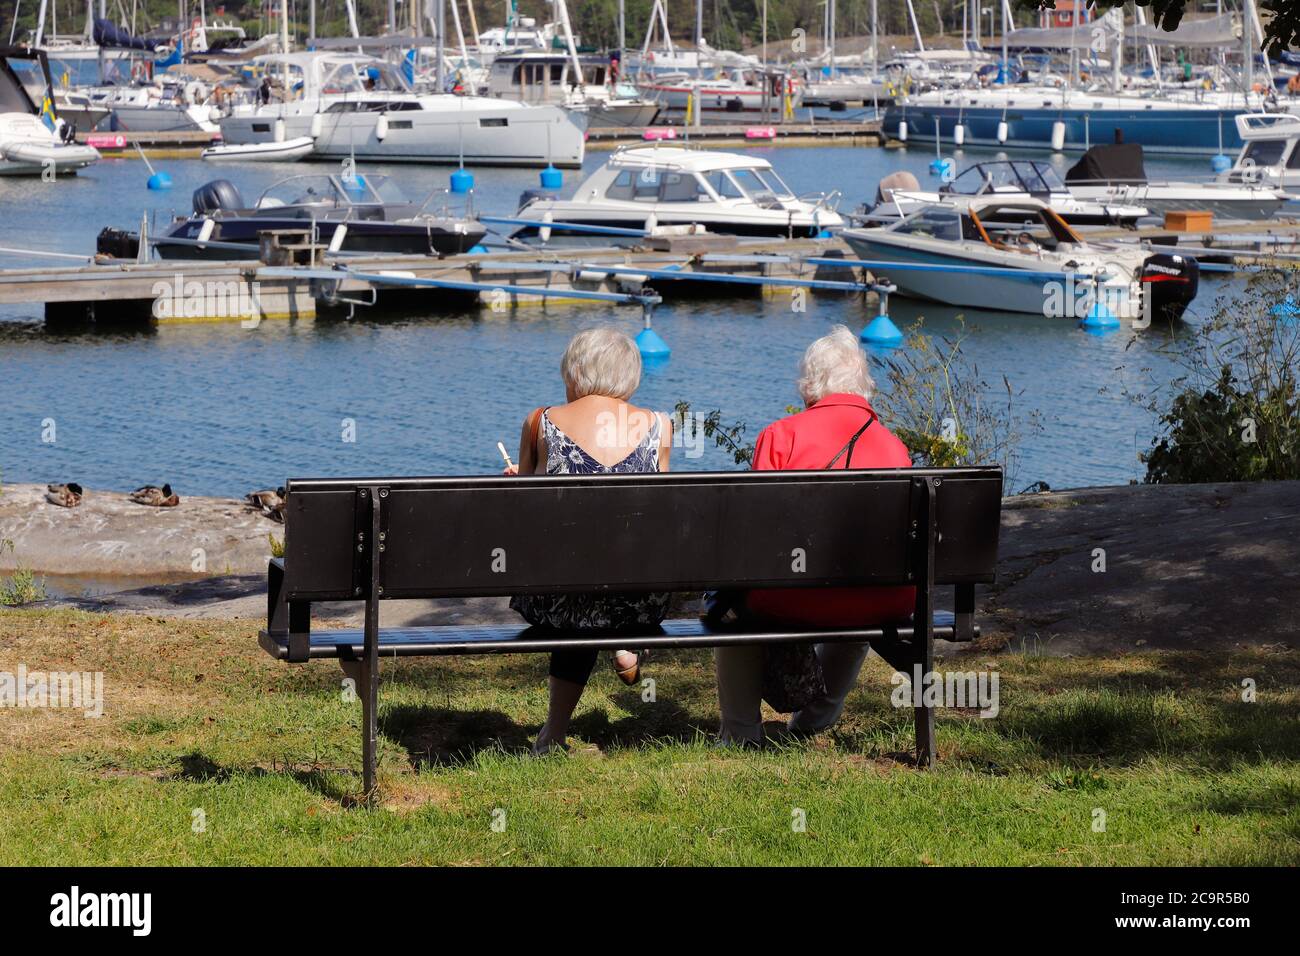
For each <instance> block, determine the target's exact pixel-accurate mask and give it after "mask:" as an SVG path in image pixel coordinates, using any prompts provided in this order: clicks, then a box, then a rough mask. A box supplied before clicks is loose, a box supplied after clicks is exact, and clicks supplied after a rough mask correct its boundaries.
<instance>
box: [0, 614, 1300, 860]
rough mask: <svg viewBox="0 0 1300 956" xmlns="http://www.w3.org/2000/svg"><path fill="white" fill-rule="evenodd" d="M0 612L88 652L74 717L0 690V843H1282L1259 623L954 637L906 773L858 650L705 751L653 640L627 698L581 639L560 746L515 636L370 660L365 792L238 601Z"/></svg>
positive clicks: (1200, 850)
mask: <svg viewBox="0 0 1300 956" xmlns="http://www.w3.org/2000/svg"><path fill="white" fill-rule="evenodd" d="M0 620H2V621H3V622H4V630H5V640H4V646H3V648H0V671H10V672H13V671H16V670H17V667H18V665H19V664H20V663H22V664H25V665H26V666H27V668H28V670H29V671H33V670H38V669H45V670H90V671H95V670H102V671H104V673H105V677H104V684H105V696H106V707H105V716H104V717H103V718H101V719H98V720H90V719H86V718H85V717H83V716H81V715H80V714H79V713H73V712H69V711H60V710H45V711H33V710H25V709H24V710H11V709H4V710H0V864H3V865H10V864H20V863H41V864H126V863H130V864H170V863H178V864H207V863H222V864H314V863H330V864H428V863H440V864H468V865H482V864H494V863H507V864H623V863H627V864H698V865H719V864H853V865H857V864H870V863H885V864H903V865H915V864H921V865H931V864H933V865H961V864H1031V865H1041V864H1060V865H1080V864H1085V865H1103V866H1114V865H1138V864H1156V865H1159V864H1173V865H1190V864H1220V865H1244V864H1266V865H1295V864H1296V863H1297V862H1300V769H1298V767H1300V764H1298V761H1300V716H1298V715H1300V706H1298V705H1300V660H1297V655H1296V653H1295V652H1293V651H1289V650H1286V649H1281V648H1279V649H1275V650H1257V651H1234V652H1232V653H1228V654H1224V655H1209V654H1191V653H1188V654H1172V653H1149V654H1141V655H1127V656H1123V657H1106V658H1073V659H1056V658H1045V657H1031V656H1024V655H1013V654H1003V655H995V654H990V653H978V652H977V653H975V654H974V655H973V656H971V655H967V656H964V657H963V659H962V661H961V662H959V663H955V664H954V666H959V667H960V668H961V669H963V670H967V669H980V668H985V667H986V666H994V667H996V668H997V669H998V670H999V671H1000V673H1001V692H1002V699H1001V714H1000V715H999V717H997V718H996V719H992V720H982V719H980V718H979V717H978V716H977V715H976V714H975V713H974V712H973V711H962V712H957V713H953V712H941V716H940V718H939V729H938V739H939V751H940V762H939V764H938V766H937V767H936V768H935V769H933V770H931V771H928V772H927V771H918V770H916V769H914V768H913V767H911V766H910V765H909V764H908V763H907V758H906V751H907V750H908V749H909V748H910V746H911V741H912V724H911V717H910V713H909V712H908V711H899V710H895V709H894V708H893V707H892V706H890V703H889V696H890V691H891V690H892V689H893V688H892V687H891V685H890V682H889V676H890V675H889V671H888V669H887V668H885V667H884V666H883V665H882V664H881V663H880V662H879V661H875V660H873V661H872V662H870V663H869V664H868V666H867V668H866V669H865V671H864V674H863V678H862V680H861V681H860V683H859V687H858V689H857V690H856V691H855V692H854V694H853V695H852V696H851V697H850V700H849V706H848V709H847V712H846V716H845V719H844V720H843V722H842V723H841V725H840V726H839V727H838V728H837V729H836V730H835V732H833V733H830V734H825V735H822V736H821V737H818V738H816V739H814V740H812V741H810V742H806V743H798V744H788V745H785V746H777V747H773V748H770V749H768V750H766V751H763V752H735V751H719V750H715V749H714V748H713V747H711V746H710V742H709V739H708V733H709V731H711V730H712V729H713V727H714V724H715V721H716V700H715V698H714V691H713V677H712V665H711V660H710V657H709V654H708V652H683V653H676V654H658V655H657V656H656V658H655V659H654V660H653V661H652V662H651V664H650V665H649V666H648V667H647V670H646V674H647V676H652V677H654V678H655V680H656V682H657V701H656V702H651V703H647V702H643V701H642V700H641V696H640V692H639V690H636V691H633V690H629V689H627V688H624V687H623V686H622V685H621V684H619V683H618V682H617V681H616V680H615V679H614V677H613V675H612V673H610V672H609V671H608V669H607V667H606V665H604V664H603V663H602V665H601V666H602V669H601V670H599V671H598V672H597V676H596V677H595V679H594V680H593V683H592V686H591V687H590V688H589V690H588V693H587V695H586V696H585V697H584V699H583V703H582V706H581V707H580V710H579V714H578V717H577V719H576V721H575V728H574V734H573V735H572V737H571V738H570V741H571V743H572V744H573V752H572V753H571V754H569V755H568V756H567V757H565V756H560V757H548V758H546V759H541V760H538V759H533V758H530V757H528V756H526V755H524V753H523V751H524V750H525V749H526V747H527V743H528V740H529V738H530V736H531V735H532V733H534V732H535V731H536V728H537V726H538V725H539V724H540V723H541V720H542V718H543V716H544V713H545V706H546V696H545V668H546V663H545V659H544V658H543V657H540V656H537V657H502V658H465V659H460V660H444V661H407V662H402V663H398V664H392V663H388V664H385V666H384V683H383V686H382V691H381V714H380V720H381V731H382V739H381V764H380V790H381V792H380V795H379V798H378V801H377V805H376V806H374V807H366V806H363V805H359V801H358V797H359V790H360V781H359V777H358V773H357V769H358V766H359V762H360V755H359V750H360V744H359V731H358V726H359V720H360V705H359V704H357V703H355V702H348V701H346V700H345V699H344V697H343V695H342V694H341V693H340V679H341V674H340V672H339V671H338V670H337V668H336V667H335V666H333V665H327V664H325V663H323V662H321V663H316V664H310V665H306V666H294V667H290V666H288V665H284V664H278V663H276V662H274V661H272V660H270V659H269V658H267V657H266V656H265V655H263V654H262V652H261V651H260V650H258V649H257V645H256V636H255V634H256V625H255V624H253V623H252V622H246V621H245V622H210V621H201V622H180V621H171V620H162V619H157V618H147V617H125V616H112V617H110V616H104V615H89V614H82V613H78V612H50V611H14V612H8V613H6V614H5V615H4V616H3V617H2V618H0ZM1243 678H1252V679H1253V680H1254V681H1255V682H1256V684H1257V686H1258V700H1257V701H1256V702H1255V703H1245V702H1243V701H1242V700H1241V697H1240V693H1241V691H1240V687H1241V681H1242V679H1243ZM769 716H772V717H773V718H775V715H769ZM773 726H775V724H774V725H773ZM1097 810H1101V811H1104V813H1105V822H1106V826H1105V830H1104V832H1096V831H1094V829H1093V826H1094V816H1095V811H1097ZM196 811H201V819H202V822H203V824H204V826H203V827H202V832H196V830H195V823H196V819H197V818H198V816H199V815H196ZM797 811H802V814H801V816H802V818H803V819H805V820H806V828H805V829H804V830H802V831H799V830H796V829H795V828H794V827H793V826H792V823H793V822H794V821H795V820H796V818H797V817H799V816H800V814H799V813H798V812H797ZM494 814H495V817H496V819H497V820H498V821H500V822H503V823H504V828H503V829H502V828H501V826H500V823H499V824H498V826H497V828H496V829H494V827H493V822H494Z"/></svg>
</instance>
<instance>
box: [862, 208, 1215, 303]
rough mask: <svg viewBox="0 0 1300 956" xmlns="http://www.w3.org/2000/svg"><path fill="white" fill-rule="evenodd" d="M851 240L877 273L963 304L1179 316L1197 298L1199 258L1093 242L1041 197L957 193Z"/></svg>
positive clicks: (916, 292)
mask: <svg viewBox="0 0 1300 956" xmlns="http://www.w3.org/2000/svg"><path fill="white" fill-rule="evenodd" d="M840 235H841V237H842V238H843V239H844V240H845V241H846V242H847V243H848V244H849V246H850V247H851V248H852V249H853V251H854V253H856V254H857V255H858V256H859V257H860V258H861V259H862V260H866V261H870V262H871V263H872V265H870V266H868V267H867V268H868V269H869V271H871V272H872V274H873V275H875V276H876V278H877V279H884V278H886V277H887V278H888V280H889V281H890V282H892V283H894V284H895V285H896V286H897V287H898V289H899V290H900V291H901V292H903V293H905V294H908V295H912V296H916V297H919V298H923V299H933V300H934V301H936V302H942V303H945V304H947V305H952V306H957V307H960V308H975V309H990V310H994V311H998V312H1021V313H1026V314H1031V315H1043V316H1053V317H1055V316H1060V317H1067V316H1068V317H1073V318H1080V319H1081V318H1084V317H1085V316H1086V315H1087V314H1088V312H1089V310H1090V308H1091V307H1092V305H1093V304H1100V305H1102V306H1104V307H1105V308H1106V309H1108V310H1109V311H1110V312H1111V313H1112V314H1113V315H1114V316H1116V317H1117V318H1138V317H1139V316H1144V315H1150V316H1153V317H1154V316H1163V317H1166V318H1170V319H1176V318H1178V317H1180V316H1181V315H1182V314H1183V311H1184V310H1185V309H1186V308H1187V305H1188V303H1190V302H1191V301H1192V299H1193V298H1195V296H1196V290H1197V286H1198V282H1199V275H1200V273H1199V268H1198V266H1197V263H1196V261H1195V260H1194V259H1189V258H1187V257H1184V256H1179V255H1167V254H1163V253H1155V254H1153V253H1151V252H1150V251H1149V250H1147V249H1142V248H1140V247H1137V246H1134V245H1127V246H1126V245H1120V244H1102V243H1088V242H1085V241H1084V240H1083V239H1082V238H1081V237H1080V236H1079V234H1078V233H1076V232H1075V231H1074V230H1073V229H1071V228H1070V226H1069V225H1068V224H1067V223H1066V222H1065V221H1064V220H1063V219H1062V218H1061V217H1060V216H1059V215H1058V214H1057V213H1056V212H1054V211H1053V210H1052V208H1051V207H1050V206H1048V205H1047V204H1046V203H1044V202H1043V201H1041V200H1038V199H1025V198H1022V199H1014V200H1011V199H1003V198H1001V197H999V196H947V197H945V198H944V200H943V201H942V202H938V203H933V204H931V205H928V206H923V207H922V208H920V209H918V210H917V211H916V212H913V213H912V214H911V215H909V216H908V217H907V218H905V219H903V220H902V221H901V222H897V223H894V224H893V225H891V226H885V227H880V228H874V229H846V230H844V232H842V233H841V234H840Z"/></svg>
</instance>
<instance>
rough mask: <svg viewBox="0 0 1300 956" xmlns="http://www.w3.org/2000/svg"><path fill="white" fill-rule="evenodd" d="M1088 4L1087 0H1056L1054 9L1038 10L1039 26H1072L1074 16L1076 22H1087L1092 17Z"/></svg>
mask: <svg viewBox="0 0 1300 956" xmlns="http://www.w3.org/2000/svg"><path fill="white" fill-rule="evenodd" d="M1090 6H1091V4H1090V3H1088V2H1087V0H1056V9H1054V10H1042V11H1040V12H1039V14H1038V23H1039V26H1043V27H1072V26H1074V25H1075V23H1076V20H1075V17H1076V16H1077V17H1078V21H1077V22H1078V23H1087V22H1088V21H1089V20H1091V19H1092V15H1091V11H1090V10H1089V9H1088V8H1089V7H1090Z"/></svg>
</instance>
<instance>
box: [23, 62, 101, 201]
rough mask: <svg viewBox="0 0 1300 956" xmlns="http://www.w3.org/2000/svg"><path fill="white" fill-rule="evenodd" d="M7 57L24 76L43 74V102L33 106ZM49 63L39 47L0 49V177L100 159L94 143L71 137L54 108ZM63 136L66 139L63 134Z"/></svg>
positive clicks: (71, 168) (69, 169)
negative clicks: (35, 48) (14, 62)
mask: <svg viewBox="0 0 1300 956" xmlns="http://www.w3.org/2000/svg"><path fill="white" fill-rule="evenodd" d="M11 61H16V62H18V63H19V65H20V68H21V69H22V72H23V75H25V76H28V77H30V78H32V79H36V77H37V76H38V75H39V77H41V78H43V81H44V84H45V94H44V97H43V100H44V102H43V103H42V104H41V105H37V104H36V103H35V102H34V101H33V100H32V97H31V94H30V93H29V92H28V88H27V87H26V86H25V85H24V83H23V79H22V76H20V75H19V72H18V71H17V70H16V69H15V68H14V65H13V63H11ZM52 89H53V84H52V83H51V82H50V71H49V64H48V63H47V61H46V59H45V54H44V53H43V52H42V51H40V50H32V49H29V48H26V47H0V176H42V175H49V174H53V175H54V176H56V177H57V176H59V175H61V174H66V173H75V172H76V171H77V170H79V169H84V168H85V167H87V166H89V165H91V164H92V163H96V162H98V161H99V151H98V150H97V149H95V148H94V147H93V146H81V145H78V144H77V143H75V142H72V141H70V140H71V129H70V128H69V127H67V126H65V125H64V124H63V123H62V121H60V120H59V119H58V117H57V115H56V114H55V112H54V109H53V100H52V98H51V97H50V90H52ZM65 135H66V138H65Z"/></svg>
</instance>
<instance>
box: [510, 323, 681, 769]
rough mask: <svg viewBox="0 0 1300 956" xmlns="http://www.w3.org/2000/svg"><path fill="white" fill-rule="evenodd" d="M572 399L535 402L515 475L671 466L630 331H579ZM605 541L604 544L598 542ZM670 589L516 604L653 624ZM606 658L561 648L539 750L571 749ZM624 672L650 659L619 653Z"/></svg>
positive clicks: (526, 612) (572, 623)
mask: <svg viewBox="0 0 1300 956" xmlns="http://www.w3.org/2000/svg"><path fill="white" fill-rule="evenodd" d="M560 375H561V377H562V378H563V379H564V389H565V397H566V402H565V404H563V405H552V406H550V407H544V408H537V409H535V410H534V411H533V412H532V413H531V414H530V415H529V416H528V417H527V418H526V419H525V420H524V427H523V433H522V434H521V435H520V439H519V465H518V467H517V468H514V467H512V468H507V469H506V471H507V473H510V474H523V475H531V474H539V475H594V474H622V473H625V472H655V471H667V470H668V455H669V451H670V449H671V447H672V438H673V426H672V421H671V420H670V419H669V418H668V416H667V415H665V414H663V413H661V412H652V411H650V410H649V409H645V408H638V407H637V406H635V405H633V404H631V403H630V402H629V401H628V400H629V399H630V398H631V397H632V394H633V393H634V392H635V391H636V390H637V387H638V386H639V385H640V384H641V353H640V352H639V351H638V350H637V347H636V343H635V342H633V341H632V339H630V338H629V337H628V336H627V335H625V334H624V333H622V332H620V331H618V330H617V329H612V328H595V329H588V330H586V331H584V332H579V333H578V334H577V335H575V336H574V337H573V340H572V341H571V342H570V343H569V346H568V348H566V349H565V351H564V357H563V358H562V359H561V360H560ZM592 547H593V548H599V547H600V542H592ZM668 598H669V595H667V594H601V595H596V594H541V595H519V596H516V597H514V598H512V599H511V600H510V606H511V607H512V608H514V609H515V610H516V611H518V612H519V613H520V614H521V615H523V618H524V620H526V621H528V623H529V624H532V625H534V626H538V627H549V628H555V629H557V630H563V631H573V630H580V629H583V628H599V629H602V630H604V629H613V630H620V629H622V630H630V631H634V630H637V629H644V628H647V627H650V626H653V625H656V624H658V623H659V622H660V621H662V620H663V618H664V614H665V613H666V612H667V610H668ZM595 664H596V652H595V651H579V650H574V651H557V652H555V653H553V654H552V655H551V669H550V711H549V714H548V716H547V719H546V723H545V724H544V725H542V729H541V730H540V731H539V732H538V734H537V740H536V743H534V745H533V750H534V752H535V753H546V752H548V751H550V750H552V749H556V748H561V749H562V748H563V747H564V738H565V736H566V735H567V733H568V729H569V721H570V720H571V719H572V717H573V711H574V708H576V707H577V706H578V700H579V698H581V696H582V691H583V688H584V687H585V686H586V684H587V679H588V678H589V677H590V676H591V670H592V668H593V667H594V666H595ZM613 664H614V670H615V671H616V672H617V673H618V676H619V678H620V679H621V680H622V681H623V682H624V683H626V684H629V685H630V684H634V683H636V681H637V679H638V677H639V676H640V662H639V660H638V658H637V655H636V654H634V653H632V652H630V651H617V652H616V653H615V654H614V658H613Z"/></svg>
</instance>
